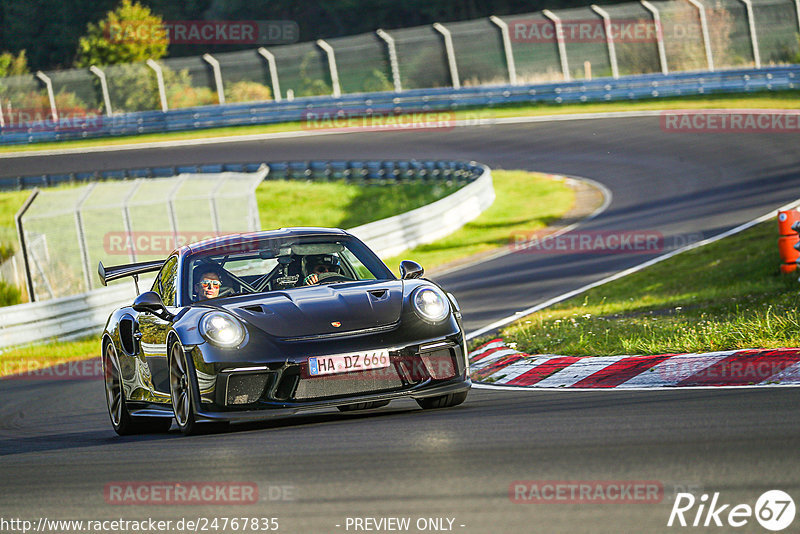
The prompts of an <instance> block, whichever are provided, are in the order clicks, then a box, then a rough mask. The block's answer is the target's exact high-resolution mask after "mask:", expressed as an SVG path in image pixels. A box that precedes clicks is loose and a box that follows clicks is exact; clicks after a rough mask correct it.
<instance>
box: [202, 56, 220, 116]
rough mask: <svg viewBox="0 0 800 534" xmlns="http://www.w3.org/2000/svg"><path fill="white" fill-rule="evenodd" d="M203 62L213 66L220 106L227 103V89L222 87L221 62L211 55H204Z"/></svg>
mask: <svg viewBox="0 0 800 534" xmlns="http://www.w3.org/2000/svg"><path fill="white" fill-rule="evenodd" d="M203 61H205V62H206V63H208V64H209V65H211V69H212V70H213V71H214V85H216V86H217V100H219V103H220V105H222V104H224V103H225V88H224V87H223V86H222V70H221V69H220V68H219V61H217V59H216V58H215V57H214V56H212V55H211V54H203Z"/></svg>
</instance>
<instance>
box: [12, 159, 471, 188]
mask: <svg viewBox="0 0 800 534" xmlns="http://www.w3.org/2000/svg"><path fill="white" fill-rule="evenodd" d="M263 165H267V166H268V167H269V169H270V172H269V174H268V175H267V178H266V179H267V180H313V181H330V180H345V181H347V182H350V183H357V184H379V183H387V182H405V181H409V180H422V181H431V180H455V181H472V180H475V179H476V178H477V177H478V176H480V175H481V173H482V172H483V167H482V166H481V165H477V164H475V163H474V162H464V161H416V160H411V161H393V160H380V161H377V160H376V161H344V160H343V161H315V160H311V161H271V162H255V163H225V164H217V165H178V166H164V167H143V168H136V169H116V170H110V171H97V172H71V173H63V174H37V175H33V176H15V177H11V178H0V191H2V190H20V189H32V188H34V187H52V186H57V185H64V184H81V183H87V182H94V181H110V180H135V179H138V178H168V177H170V176H177V175H179V174H195V173H200V174H209V173H212V174H213V173H221V172H258V170H259V169H260V168H261V167H262V166H263Z"/></svg>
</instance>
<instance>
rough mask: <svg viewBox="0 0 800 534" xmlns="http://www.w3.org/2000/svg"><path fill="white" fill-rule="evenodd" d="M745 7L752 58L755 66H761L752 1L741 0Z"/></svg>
mask: <svg viewBox="0 0 800 534" xmlns="http://www.w3.org/2000/svg"><path fill="white" fill-rule="evenodd" d="M741 2H742V3H743V4H744V6H745V8H746V9H747V25H748V26H749V27H750V43H751V44H752V46H753V60H754V61H755V63H756V68H757V69H760V68H761V53H760V52H759V50H758V37H757V36H756V21H755V17H754V16H753V2H752V1H751V0H741Z"/></svg>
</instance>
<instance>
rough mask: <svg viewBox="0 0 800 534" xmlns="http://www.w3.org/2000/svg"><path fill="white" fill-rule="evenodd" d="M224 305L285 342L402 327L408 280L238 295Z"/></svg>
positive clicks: (376, 281)
mask: <svg viewBox="0 0 800 534" xmlns="http://www.w3.org/2000/svg"><path fill="white" fill-rule="evenodd" d="M225 301H226V302H219V303H218V304H219V306H220V307H222V308H225V309H226V310H228V311H230V312H232V313H234V314H235V315H237V316H238V317H240V318H241V319H244V321H245V322H247V323H248V324H250V325H252V326H254V327H256V328H258V329H260V330H262V331H264V332H266V333H267V334H269V335H271V336H275V337H279V338H292V337H305V336H316V335H323V334H335V333H340V332H348V331H353V330H364V329H369V328H376V327H381V326H387V325H391V324H394V323H397V322H398V321H399V320H400V314H401V313H402V310H403V282H402V280H374V281H373V280H370V281H360V282H345V283H340V284H326V285H317V286H308V287H301V288H296V289H292V290H289V291H275V292H270V293H264V294H260V295H257V296H256V295H248V296H247V297H246V298H241V297H233V298H231V299H225Z"/></svg>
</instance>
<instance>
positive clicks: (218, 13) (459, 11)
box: [0, 0, 613, 69]
mask: <svg viewBox="0 0 800 534" xmlns="http://www.w3.org/2000/svg"><path fill="white" fill-rule="evenodd" d="M140 2H141V3H142V4H144V5H147V6H149V7H150V8H151V9H152V10H153V11H154V12H155V13H156V14H158V15H161V16H162V17H163V18H164V20H202V19H206V20H276V19H288V20H293V21H295V22H297V24H298V25H299V28H300V40H301V41H310V40H313V39H317V38H330V37H339V36H344V35H352V34H357V33H363V32H369V31H374V30H375V29H377V28H386V29H392V28H404V27H409V26H419V25H423V24H431V23H433V22H437V21H438V22H450V21H458V20H469V19H475V18H480V17H486V16H489V15H510V14H515V13H528V12H531V11H540V10H542V9H545V8H549V9H558V8H565V7H575V6H584V5H588V4H590V3H592V2H591V1H590V0H184V1H176V0H140ZM611 2H613V0H605V1H600V2H597V3H600V4H604V3H611ZM117 4H118V0H0V52H1V51H11V52H19V51H20V50H27V54H28V60H29V64H30V66H31V68H32V69H51V68H66V67H70V66H72V63H73V61H74V59H75V52H76V47H77V43H78V39H79V38H80V37H81V36H82V35H83V34H84V33H85V32H86V25H87V24H88V23H89V22H97V21H98V20H100V19H102V18H103V17H104V16H105V14H106V12H108V11H109V10H111V9H113V8H115V7H116V6H117ZM200 48H201V47H199V46H191V45H175V46H171V47H170V56H173V57H174V56H186V55H198V54H201V53H203V52H207V51H210V52H214V51H232V50H236V49H237V48H236V47H235V46H231V45H212V46H203V47H202V50H201V49H200ZM239 48H241V47H239Z"/></svg>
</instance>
